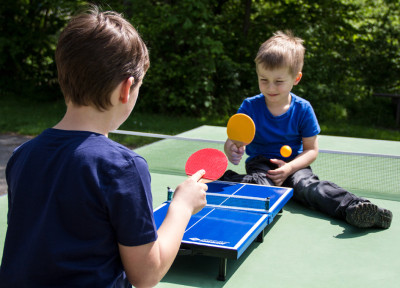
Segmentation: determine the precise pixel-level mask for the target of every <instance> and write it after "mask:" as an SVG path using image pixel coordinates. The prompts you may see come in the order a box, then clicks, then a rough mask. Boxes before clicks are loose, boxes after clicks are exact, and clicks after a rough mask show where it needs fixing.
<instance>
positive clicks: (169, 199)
mask: <svg viewBox="0 0 400 288" xmlns="http://www.w3.org/2000/svg"><path fill="white" fill-rule="evenodd" d="M167 189H168V195H167V200H168V201H171V200H172V197H173V196H174V191H172V189H171V188H170V187H167Z"/></svg>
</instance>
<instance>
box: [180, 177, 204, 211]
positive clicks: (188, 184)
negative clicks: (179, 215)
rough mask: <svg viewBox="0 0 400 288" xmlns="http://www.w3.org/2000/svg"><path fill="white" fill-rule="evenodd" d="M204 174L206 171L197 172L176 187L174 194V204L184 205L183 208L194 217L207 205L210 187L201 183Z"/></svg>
mask: <svg viewBox="0 0 400 288" xmlns="http://www.w3.org/2000/svg"><path fill="white" fill-rule="evenodd" d="M204 174H205V171H204V170H200V171H198V172H196V173H195V174H193V175H192V176H191V177H189V178H188V179H186V180H185V181H184V182H183V183H181V184H180V185H179V186H178V187H176V189H175V192H174V198H173V203H175V204H180V203H182V206H183V207H185V208H187V209H189V210H190V213H191V214H192V215H193V214H196V213H197V212H199V211H200V210H201V209H203V207H204V206H205V205H206V204H207V200H206V191H207V189H208V186H207V185H206V184H204V183H202V182H201V181H200V179H201V177H203V175H204Z"/></svg>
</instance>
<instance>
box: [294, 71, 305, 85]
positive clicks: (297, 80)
mask: <svg viewBox="0 0 400 288" xmlns="http://www.w3.org/2000/svg"><path fill="white" fill-rule="evenodd" d="M302 76H303V73H301V72H299V73H298V74H297V76H296V80H294V85H297V84H299V82H300V80H301V77H302Z"/></svg>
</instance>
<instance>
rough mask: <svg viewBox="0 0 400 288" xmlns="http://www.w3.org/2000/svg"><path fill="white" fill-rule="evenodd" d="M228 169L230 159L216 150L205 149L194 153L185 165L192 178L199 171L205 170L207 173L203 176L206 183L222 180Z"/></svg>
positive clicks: (187, 173)
mask: <svg viewBox="0 0 400 288" xmlns="http://www.w3.org/2000/svg"><path fill="white" fill-rule="evenodd" d="M227 167H228V159H227V158H226V156H225V153H224V152H222V151H220V150H218V149H214V148H205V149H201V150H198V151H197V152H194V153H193V154H192V155H190V157H189V158H188V160H187V161H186V165H185V172H186V175H188V176H191V175H193V174H195V173H196V172H197V171H199V170H201V169H204V170H205V171H206V173H205V174H204V175H203V178H202V179H204V180H205V181H203V182H210V181H215V180H218V179H219V178H221V176H222V175H223V174H224V173H225V171H226V168H227Z"/></svg>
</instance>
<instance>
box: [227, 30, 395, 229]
mask: <svg viewBox="0 0 400 288" xmlns="http://www.w3.org/2000/svg"><path fill="white" fill-rule="evenodd" d="M302 43H303V40H302V39H300V38H297V37H294V36H293V35H292V34H291V33H290V32H288V33H286V34H285V33H282V32H280V31H279V32H277V33H276V34H275V35H274V36H273V37H271V38H270V39H268V40H267V41H266V42H264V43H263V44H262V45H261V47H260V49H259V51H258V54H257V57H256V59H255V62H256V70H257V75H258V84H259V88H260V91H261V94H259V95H257V96H254V97H250V98H247V99H245V100H244V101H243V103H242V105H241V106H240V108H239V110H238V113H244V114H247V115H249V116H250V117H251V118H252V119H253V121H254V124H255V126H256V134H255V137H254V140H253V142H251V143H250V144H249V145H247V146H246V147H245V148H244V147H240V148H238V147H237V146H236V145H235V144H234V143H233V142H232V141H231V140H229V139H228V140H227V141H226V143H225V153H226V155H227V156H228V159H229V161H230V162H232V163H233V164H235V165H237V164H239V162H240V161H241V159H242V156H243V154H244V152H245V151H246V153H247V154H248V155H249V157H248V158H247V160H246V172H247V175H239V174H237V173H235V172H233V171H231V170H229V171H227V172H226V173H225V175H224V176H223V177H222V178H221V180H225V181H235V182H246V183H256V184H263V185H276V186H286V187H292V188H293V190H294V195H293V198H294V199H295V200H297V201H298V202H300V203H302V204H304V205H305V206H307V207H309V208H312V209H317V210H319V211H321V212H323V213H325V214H327V215H329V216H331V217H335V218H339V219H343V220H345V221H347V222H348V223H349V224H351V225H354V226H356V227H360V228H367V227H378V228H389V226H390V224H391V221H392V213H391V212H390V211H389V210H387V209H382V208H379V207H377V206H376V205H375V204H372V203H371V202H370V201H369V200H367V199H364V198H360V197H358V196H356V195H354V194H352V193H350V192H348V191H346V190H344V189H343V188H341V187H339V186H337V185H336V184H334V183H332V182H329V181H321V180H319V179H318V177H317V176H316V175H315V174H314V173H313V172H312V170H311V167H310V164H311V163H312V162H313V161H314V160H315V159H316V158H317V155H318V139H317V135H318V134H319V133H320V131H321V129H320V127H319V125H318V120H317V118H316V116H315V113H314V110H313V108H312V106H311V104H310V103H309V102H308V101H306V100H304V99H302V98H300V97H298V96H296V95H294V94H293V93H291V90H292V88H293V86H294V85H297V84H298V83H299V82H300V80H301V77H302V72H301V71H302V67H303V61H304V52H305V49H304V46H303V44H302ZM283 145H288V146H290V147H291V148H292V151H293V152H292V154H291V156H289V157H288V158H284V157H283V156H281V154H280V148H281V147H282V146H283Z"/></svg>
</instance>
